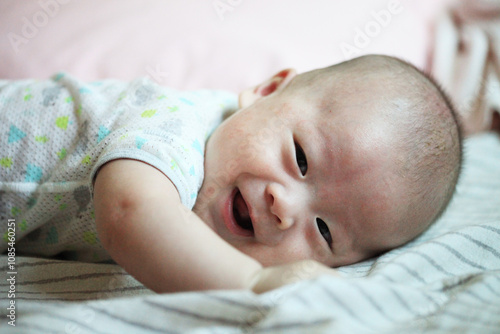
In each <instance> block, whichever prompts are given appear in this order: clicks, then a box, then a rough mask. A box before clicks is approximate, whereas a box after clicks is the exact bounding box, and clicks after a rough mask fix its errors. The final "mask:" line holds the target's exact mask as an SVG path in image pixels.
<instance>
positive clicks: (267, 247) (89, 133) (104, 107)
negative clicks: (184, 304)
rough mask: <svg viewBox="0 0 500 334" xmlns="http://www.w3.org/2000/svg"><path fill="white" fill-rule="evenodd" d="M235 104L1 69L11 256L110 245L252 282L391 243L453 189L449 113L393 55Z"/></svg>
mask: <svg viewBox="0 0 500 334" xmlns="http://www.w3.org/2000/svg"><path fill="white" fill-rule="evenodd" d="M90 96H91V97H92V98H88V97H90ZM24 103H26V104H25V105H23V104H24ZM233 103H234V99H233V97H232V96H231V95H230V94H228V93H224V92H208V91H198V92H177V91H174V90H169V89H166V88H164V87H160V86H157V85H154V84H153V83H152V82H150V81H148V80H138V81H134V82H133V83H131V84H126V83H123V82H117V81H111V80H107V81H103V82H99V83H91V84H84V83H81V82H78V81H77V80H75V79H73V78H71V77H69V76H65V75H59V76H56V77H55V78H54V79H53V81H51V82H40V83H36V82H33V81H20V82H0V107H1V112H0V119H1V121H2V122H1V124H0V130H1V131H0V133H3V134H4V135H2V139H1V141H0V145H1V146H2V147H3V149H2V153H0V155H1V156H0V159H1V160H0V162H1V164H0V191H1V192H0V196H1V197H0V216H1V219H2V221H4V222H6V221H7V220H8V219H12V220H15V221H16V251H17V252H18V254H19V253H20V252H24V253H25V254H41V255H45V256H53V255H60V256H63V255H64V257H65V258H72V259H81V260H85V261H103V260H107V259H109V257H111V258H112V259H113V260H114V261H115V262H117V263H118V264H120V265H121V266H123V267H124V268H125V270H127V271H128V272H129V273H131V274H132V275H134V277H136V278H137V279H138V280H139V281H141V282H142V283H144V284H145V285H146V286H148V287H149V288H151V289H153V290H155V291H157V292H167V291H182V290H201V289H220V288H223V289H229V288H236V289H242V288H243V289H252V290H253V291H256V292H262V291H267V290H269V289H272V288H275V287H278V286H281V285H283V284H286V283H288V282H289V281H293V280H294V279H295V278H297V277H299V278H308V277H314V276H316V275H319V274H323V273H331V274H334V270H333V269H330V267H338V266H342V265H347V264H352V263H355V262H358V261H361V260H363V259H367V258H369V257H373V256H376V255H378V254H380V253H382V252H384V251H387V250H389V249H392V248H395V247H398V246H400V245H403V244H404V243H406V242H408V241H410V240H412V239H413V238H415V237H416V236H418V235H419V234H420V233H422V232H423V231H424V230H425V229H426V228H427V227H428V226H429V225H430V224H431V223H432V222H433V221H435V220H436V219H437V218H438V217H439V216H440V214H441V213H442V212H443V211H444V209H445V208H446V206H447V204H448V202H449V201H450V198H451V196H452V194H453V192H454V189H455V185H456V182H457V179H458V176H459V173H460V166H461V160H462V136H461V131H460V126H459V122H458V120H457V116H456V113H455V112H454V110H453V108H452V106H451V104H450V103H449V101H448V99H447V97H446V96H445V94H444V93H443V92H442V91H441V90H440V89H439V87H438V86H437V85H436V84H435V83H434V82H433V81H432V80H431V79H430V78H428V77H427V76H425V75H424V74H423V73H421V72H420V71H418V70H417V69H416V68H414V67H413V66H412V65H409V64H407V63H405V62H403V61H401V60H398V59H395V58H391V57H387V56H365V57H361V58H357V59H354V60H351V61H348V62H344V63H340V64H338V65H334V66H331V67H328V68H324V69H319V70H315V71H311V72H307V73H304V74H301V75H296V73H295V71H294V70H292V69H287V70H283V71H281V72H279V73H278V74H276V75H274V76H273V77H272V78H270V79H269V80H267V81H265V82H263V83H262V84H260V85H258V86H256V87H253V88H251V89H249V90H247V91H244V92H242V93H241V94H240V96H239V110H238V111H237V112H235V113H234V114H233V115H231V116H230V117H229V118H227V119H226V120H224V121H223V122H222V123H221V124H220V125H219V123H220V122H221V121H222V118H221V117H222V112H223V111H224V110H225V109H228V107H231V104H233ZM47 124H50V126H52V130H48V129H47V126H46V125H47ZM214 128H215V130H213V129H214ZM205 142H206V145H205ZM23 145H24V146H23ZM189 209H192V210H189ZM1 228H2V230H1V231H0V232H1V233H2V235H3V236H4V238H3V240H2V241H1V244H0V245H1V248H0V249H2V251H5V250H6V249H7V248H8V245H7V242H8V241H9V234H8V232H9V231H8V230H7V226H6V224H3V225H2V227H1Z"/></svg>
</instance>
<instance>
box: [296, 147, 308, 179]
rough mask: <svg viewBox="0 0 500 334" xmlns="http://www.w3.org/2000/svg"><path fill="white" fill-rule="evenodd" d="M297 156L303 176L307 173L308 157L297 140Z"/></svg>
mask: <svg viewBox="0 0 500 334" xmlns="http://www.w3.org/2000/svg"><path fill="white" fill-rule="evenodd" d="M295 158H296V159H297V165H298V166H299V169H300V172H301V173H302V176H305V175H306V173H307V159H306V155H305V153H304V151H303V150H302V147H300V145H299V144H297V143H296V142H295Z"/></svg>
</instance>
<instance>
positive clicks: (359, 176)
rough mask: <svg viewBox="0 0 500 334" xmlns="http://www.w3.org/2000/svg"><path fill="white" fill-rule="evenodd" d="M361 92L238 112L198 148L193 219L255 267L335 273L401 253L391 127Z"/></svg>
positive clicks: (269, 102)
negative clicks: (202, 152)
mask: <svg viewBox="0 0 500 334" xmlns="http://www.w3.org/2000/svg"><path fill="white" fill-rule="evenodd" d="M361 93H362V92H360V91H355V92H353V93H352V96H345V97H342V98H341V99H336V101H335V102H334V103H331V102H328V103H325V102H322V101H318V100H317V99H314V98H311V97H308V96H292V97H291V96H289V95H288V96H286V95H274V94H273V95H270V96H266V97H264V98H262V99H260V100H258V101H257V102H255V103H254V104H252V105H250V106H249V107H247V108H243V109H242V110H240V111H238V112H237V113H236V114H235V115H233V116H232V117H230V118H229V119H228V120H226V121H225V122H224V123H223V124H222V125H221V126H220V127H218V128H217V129H216V131H215V132H214V133H213V135H212V136H211V138H210V139H209V142H208V143H207V148H206V161H205V168H206V170H205V176H206V177H205V181H204V183H203V186H202V189H201V191H200V194H199V197H198V201H197V203H196V205H195V208H194V211H195V212H196V213H197V214H198V215H199V216H200V217H201V218H202V219H203V220H204V221H205V222H206V223H207V224H208V225H209V226H210V227H211V228H212V229H213V230H215V232H216V233H217V234H218V235H220V236H221V237H222V238H223V239H224V240H226V241H227V242H228V243H230V244H231V245H233V246H234V247H236V248H237V249H239V250H240V251H242V252H244V253H246V254H248V255H250V256H252V257H253V258H255V259H257V260H258V261H259V262H261V263H262V264H263V265H277V264H281V263H287V262H291V261H295V260H301V259H315V260H317V261H319V262H322V263H324V264H326V265H328V266H340V265H346V264H350V263H354V262H357V261H360V260H362V259H365V258H368V257H370V256H373V255H374V254H375V253H377V252H379V251H382V250H385V249H387V248H392V247H394V246H396V245H398V244H400V243H401V242H402V241H403V240H404V239H406V237H407V236H404V235H398V233H399V232H397V223H396V221H397V220H398V219H397V218H398V217H397V214H398V212H399V208H400V206H401V205H404V202H403V197H404V196H402V193H401V188H402V186H401V185H400V184H398V181H397V180H398V178H396V177H394V175H395V173H394V172H393V171H394V169H395V168H394V164H393V161H394V159H393V158H394V154H393V150H392V148H391V139H390V138H391V127H390V126H389V125H388V124H386V122H384V121H383V119H382V117H380V116H377V113H375V112H374V108H377V107H376V105H375V104H374V103H370V102H371V101H372V97H371V96H370V95H371V94H370V92H369V91H367V92H365V93H364V96H363V97H361V95H363V94H361ZM374 94H375V93H374Z"/></svg>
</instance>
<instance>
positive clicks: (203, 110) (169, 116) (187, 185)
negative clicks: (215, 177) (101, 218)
mask: <svg viewBox="0 0 500 334" xmlns="http://www.w3.org/2000/svg"><path fill="white" fill-rule="evenodd" d="M148 85H149V86H148ZM145 86H146V87H148V88H147V91H148V90H149V91H151V90H153V91H154V93H152V94H148V95H149V96H148V97H146V98H145V99H146V100H147V101H139V103H137V101H136V100H137V90H138V89H142V90H144V88H143V87H145ZM141 87H142V88H141ZM131 91H132V92H126V93H124V94H122V95H123V96H122V97H123V98H122V100H121V101H120V102H119V103H118V104H119V105H118V106H117V107H116V108H115V110H114V114H115V117H114V118H115V120H114V122H113V123H112V125H110V126H111V127H113V129H112V130H108V129H107V125H106V124H102V125H99V126H100V127H101V128H102V129H106V130H103V131H104V132H106V131H108V134H107V135H106V136H105V138H104V139H103V140H102V142H101V143H100V145H99V146H100V148H99V151H100V152H99V154H98V158H97V161H96V163H95V165H94V166H93V168H92V170H91V174H90V187H91V193H92V194H93V181H94V180H95V177H96V175H97V173H98V171H99V169H100V168H101V167H102V166H103V165H104V164H105V163H107V162H109V161H112V160H116V159H124V158H127V159H134V160H138V161H142V162H145V163H147V164H149V165H151V166H153V167H155V168H157V169H158V170H160V171H161V172H162V173H163V174H165V176H167V177H168V178H169V179H170V180H171V181H172V183H173V184H174V185H175V187H176V188H177V190H178V192H179V196H180V199H181V202H182V203H183V204H184V205H185V206H186V207H187V208H189V209H192V207H193V206H194V204H195V202H196V198H197V194H198V191H199V189H200V187H201V184H202V182H203V177H204V168H203V165H204V153H205V142H206V141H207V139H208V137H209V136H210V134H211V133H212V131H213V130H214V129H215V127H216V126H217V125H218V124H220V122H221V121H222V117H223V114H224V113H225V112H226V111H228V110H231V109H235V108H236V106H237V99H236V96H235V95H234V94H231V93H228V92H223V91H208V90H204V91H191V92H179V91H175V90H170V89H165V88H163V87H155V88H151V85H150V84H149V83H144V82H140V83H137V84H136V85H135V87H133V88H132V89H131Z"/></svg>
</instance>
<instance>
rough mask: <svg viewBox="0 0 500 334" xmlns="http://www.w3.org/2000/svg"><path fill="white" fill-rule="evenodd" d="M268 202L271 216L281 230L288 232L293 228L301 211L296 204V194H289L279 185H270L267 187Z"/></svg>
mask: <svg viewBox="0 0 500 334" xmlns="http://www.w3.org/2000/svg"><path fill="white" fill-rule="evenodd" d="M266 193H267V200H268V201H269V208H270V211H271V214H272V215H273V216H274V217H273V218H275V220H276V224H277V227H278V228H279V229H280V230H287V229H289V228H290V227H292V226H293V225H294V224H295V223H296V221H297V219H298V217H297V213H298V212H299V211H300V208H299V207H298V203H294V201H293V197H294V194H292V193H290V192H287V191H286V189H285V188H284V187H283V186H282V185H280V184H277V183H270V184H269V185H267V187H266Z"/></svg>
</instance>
